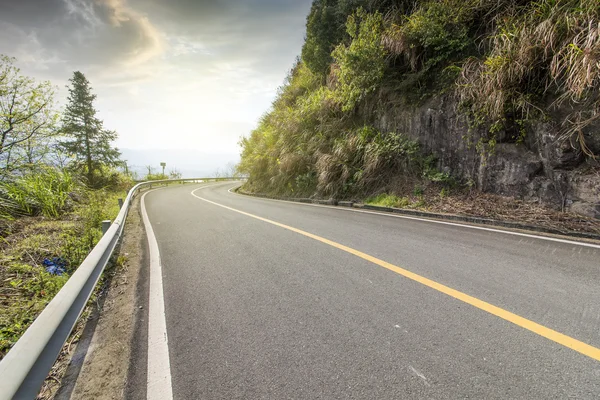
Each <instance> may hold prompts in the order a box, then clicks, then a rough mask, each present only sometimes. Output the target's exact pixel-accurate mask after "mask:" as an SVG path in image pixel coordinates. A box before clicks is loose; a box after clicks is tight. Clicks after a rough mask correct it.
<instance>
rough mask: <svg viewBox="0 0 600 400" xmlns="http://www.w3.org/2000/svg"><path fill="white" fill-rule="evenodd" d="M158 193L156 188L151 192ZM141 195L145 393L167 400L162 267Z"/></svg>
mask: <svg viewBox="0 0 600 400" xmlns="http://www.w3.org/2000/svg"><path fill="white" fill-rule="evenodd" d="M154 190H158V189H154ZM154 190H151V191H148V192H146V193H144V194H143V196H142V199H141V201H140V203H141V210H142V219H143V221H144V227H145V229H146V237H147V238H148V248H149V258H150V285H149V286H150V289H149V291H150V293H149V296H148V297H149V299H148V369H147V380H146V383H147V391H146V399H148V400H155V399H156V400H171V399H172V398H173V388H172V386H171V366H170V363H169V340H168V337H167V322H166V316H165V299H164V293H163V282H162V267H161V263H160V253H159V250H158V243H157V242H156V236H155V235H154V230H153V229H152V224H151V223H150V219H149V218H148V214H147V213H146V204H145V198H146V195H147V194H148V193H150V192H153V191H154Z"/></svg>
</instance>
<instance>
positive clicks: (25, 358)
mask: <svg viewBox="0 0 600 400" xmlns="http://www.w3.org/2000/svg"><path fill="white" fill-rule="evenodd" d="M242 179H243V178H242ZM242 179H238V178H194V179H169V180H161V181H148V182H141V183H138V184H137V185H135V186H134V187H133V188H132V189H131V190H130V191H129V193H128V194H127V197H126V199H125V201H124V202H123V207H122V208H121V211H120V212H119V215H118V216H117V218H116V219H115V220H114V222H113V223H112V224H111V226H110V228H109V229H108V231H106V233H105V234H104V236H102V239H100V241H99V242H98V244H96V246H95V247H94V248H93V249H92V251H91V252H90V253H89V254H88V256H87V257H86V258H85V260H83V262H82V263H81V265H80V266H79V268H77V270H76V271H75V272H74V273H73V275H72V276H71V277H70V278H69V280H68V281H67V282H66V283H65V285H64V286H63V287H62V289H61V290H60V291H59V292H58V293H57V294H56V296H55V297H54V298H53V299H52V301H50V303H48V305H47V306H46V308H45V309H44V311H42V313H41V314H40V315H39V316H38V317H37V318H36V319H35V321H33V323H32V324H31V326H30V327H29V328H28V329H27V330H26V331H25V333H24V334H23V336H21V338H20V339H19V340H18V341H17V343H15V345H14V346H13V347H12V349H11V350H10V351H9V352H8V354H6V356H5V357H4V358H3V359H2V361H0V399H1V400H4V399H7V400H8V399H18V400H21V399H24V400H31V399H35V397H36V396H37V394H38V392H39V390H40V389H41V387H42V384H43V383H44V380H45V379H46V377H47V376H48V373H49V372H50V370H51V369H52V366H53V365H54V362H55V361H56V359H57V358H58V355H59V354H60V351H61V349H62V347H63V345H64V343H65V342H66V340H67V339H68V338H69V335H70V334H71V331H72V330H73V327H74V326H75V324H76V322H77V319H78V318H79V316H80V315H81V313H82V312H83V310H84V308H85V306H86V304H87V302H88V299H89V298H90V296H91V295H92V293H93V291H94V287H95V286H96V283H97V282H98V279H99V278H100V275H101V274H102V271H104V267H106V265H107V264H108V261H109V260H110V258H111V256H112V255H113V251H114V250H115V248H116V247H117V244H118V242H119V239H120V238H121V236H122V234H123V227H124V225H125V220H126V219H127V213H128V212H129V208H130V207H131V201H132V200H133V198H134V196H135V195H136V193H137V192H138V190H140V189H142V188H151V187H153V186H160V185H168V184H171V183H201V182H215V181H230V180H242Z"/></svg>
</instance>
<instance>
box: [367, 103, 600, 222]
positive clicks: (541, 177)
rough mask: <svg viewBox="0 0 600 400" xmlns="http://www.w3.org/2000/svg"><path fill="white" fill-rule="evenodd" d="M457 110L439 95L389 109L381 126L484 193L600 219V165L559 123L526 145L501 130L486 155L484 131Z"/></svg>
mask: <svg viewBox="0 0 600 400" xmlns="http://www.w3.org/2000/svg"><path fill="white" fill-rule="evenodd" d="M455 110H456V102H455V101H454V100H453V99H452V98H451V97H448V96H446V97H437V98H435V99H432V100H430V101H428V102H427V103H425V104H423V105H421V106H419V107H417V108H415V109H407V108H405V107H389V108H388V109H387V110H385V111H382V112H381V113H379V115H378V116H377V117H376V125H377V127H378V128H379V129H380V130H382V131H389V132H392V131H395V132H402V133H405V134H407V135H409V136H410V137H412V138H413V139H415V140H417V141H419V142H420V143H421V145H422V147H423V149H424V150H425V151H426V152H429V153H433V154H435V155H436V156H437V157H438V162H439V165H438V167H439V168H440V170H442V171H444V172H450V173H452V174H453V175H454V176H457V177H460V178H462V179H464V180H466V181H469V180H470V181H471V182H473V183H474V184H475V185H477V187H478V188H479V189H481V190H483V191H486V192H492V193H497V194H501V195H506V196H512V197H515V198H519V199H523V200H525V201H530V202H540V203H543V204H546V205H550V206H552V207H554V208H556V209H565V210H571V211H574V212H577V213H580V214H583V215H586V216H591V217H595V218H600V166H599V163H598V162H597V161H593V160H590V159H589V157H586V156H585V155H584V154H583V152H582V151H581V150H580V147H579V145H578V143H577V142H576V141H575V140H572V141H569V140H568V139H567V140H563V139H561V129H560V126H559V124H558V123H556V122H553V121H547V122H540V123H538V124H536V125H535V126H533V127H532V128H531V129H529V131H528V132H527V134H526V136H525V138H524V140H523V141H522V142H521V143H517V142H516V141H515V140H514V139H513V136H514V135H513V134H511V133H509V132H500V133H499V134H498V135H497V144H496V145H495V146H494V151H493V153H491V154H488V155H487V156H486V155H482V154H480V151H478V150H477V148H476V146H475V144H476V143H477V142H478V140H479V138H480V137H481V133H482V132H476V131H475V132H469V129H468V126H467V123H466V120H465V118H464V117H462V116H459V115H457V113H456V111H455ZM599 130H600V126H592V127H589V128H588V132H586V142H587V144H588V146H589V147H590V149H591V150H592V151H593V152H594V153H595V154H600V139H598V137H599V136H600V135H598V131H599ZM591 132H595V133H596V134H595V135H594V136H592V135H591ZM594 138H596V139H595V140H594Z"/></svg>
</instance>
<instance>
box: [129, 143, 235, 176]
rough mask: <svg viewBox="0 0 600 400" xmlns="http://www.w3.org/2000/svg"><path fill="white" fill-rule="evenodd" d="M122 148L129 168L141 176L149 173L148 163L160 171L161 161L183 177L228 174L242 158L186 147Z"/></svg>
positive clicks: (156, 170) (166, 170)
mask: <svg viewBox="0 0 600 400" xmlns="http://www.w3.org/2000/svg"><path fill="white" fill-rule="evenodd" d="M120 150H121V152H122V154H123V155H122V159H123V160H127V164H128V165H129V168H130V169H131V170H132V171H134V172H136V173H137V174H138V175H139V176H140V177H141V176H144V175H146V174H147V173H148V169H147V168H146V167H147V166H148V165H150V166H152V167H153V168H154V172H160V171H161V167H160V163H161V162H165V163H167V167H166V168H165V172H169V171H172V170H177V171H178V172H180V173H181V174H182V177H183V178H194V177H208V176H214V175H215V174H216V173H219V174H220V175H226V173H230V172H231V169H232V168H233V166H235V165H236V164H237V163H238V162H239V159H240V156H239V155H238V154H227V153H221V154H219V153H217V154H215V153H203V152H200V151H196V150H185V149H164V150H160V149H150V150H136V149H120Z"/></svg>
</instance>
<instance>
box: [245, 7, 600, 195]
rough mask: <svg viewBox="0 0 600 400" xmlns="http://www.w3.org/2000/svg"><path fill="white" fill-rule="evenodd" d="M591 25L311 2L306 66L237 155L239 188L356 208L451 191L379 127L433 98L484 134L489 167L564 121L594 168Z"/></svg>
mask: <svg viewBox="0 0 600 400" xmlns="http://www.w3.org/2000/svg"><path fill="white" fill-rule="evenodd" d="M599 23H600V6H599V3H598V1H597V0H540V1H523V0H436V1H413V0H410V1H408V0H397V1H391V0H390V1H386V0H371V1H356V0H345V1H342V0H339V1H334V0H315V1H314V3H313V6H312V9H311V12H310V15H309V16H308V19H307V33H306V42H305V44H304V47H303V49H302V57H301V58H300V59H299V60H298V62H297V63H296V65H295V66H294V68H293V69H292V70H291V71H290V73H289V76H288V78H287V79H286V82H285V83H284V85H283V86H282V87H281V88H280V90H279V93H278V96H277V99H276V100H275V101H274V103H273V106H272V109H271V110H270V111H269V112H268V113H266V114H265V115H264V116H263V118H262V119H261V121H260V123H259V126H258V127H257V128H256V129H255V130H254V131H253V132H252V133H251V135H250V136H249V137H248V138H243V139H242V141H241V146H242V159H241V163H240V167H239V168H240V170H241V171H242V172H244V173H247V174H248V175H249V181H248V184H247V187H248V188H249V189H250V190H254V191H259V192H269V193H278V194H286V195H312V194H317V195H320V196H336V197H350V196H368V195H370V194H373V193H376V192H377V190H378V189H381V188H382V187H385V186H386V185H387V184H388V183H389V182H390V181H391V180H394V179H397V178H398V177H399V176H400V177H404V178H406V179H412V180H416V181H427V182H431V181H435V182H441V183H442V184H443V185H447V186H451V185H452V184H454V183H455V182H454V180H453V178H452V177H451V176H450V175H449V174H448V173H441V172H440V171H438V170H437V169H436V166H437V162H436V159H435V157H433V156H432V155H429V154H424V152H423V151H422V149H421V146H420V145H419V144H418V143H417V142H415V141H413V140H411V139H409V138H408V137H407V136H406V135H405V133H406V132H382V131H379V130H377V129H376V128H375V126H376V124H375V123H374V121H375V118H376V116H377V114H378V112H379V111H380V110H381V109H382V108H383V107H384V106H385V105H386V104H390V103H391V102H394V103H395V104H399V105H401V106H402V107H405V108H406V109H411V108H414V107H416V106H418V105H419V104H421V103H422V102H424V101H426V100H427V99H429V98H431V97H433V96H440V95H448V96H453V97H454V98H456V99H457V101H456V104H458V106H457V107H456V108H457V111H458V112H459V114H460V115H461V116H462V118H464V120H465V121H467V122H468V126H470V127H472V128H473V129H478V130H480V131H482V132H484V133H483V134H482V135H480V137H478V138H477V141H476V143H473V145H474V146H475V147H476V148H477V151H478V152H480V153H481V154H483V155H485V154H493V152H494V147H495V145H496V143H497V140H498V136H499V135H502V137H506V136H509V137H510V140H512V141H513V142H516V143H518V142H520V141H523V140H524V138H525V137H526V135H527V134H528V132H529V128H530V126H531V124H533V123H536V122H539V121H543V120H545V119H550V118H557V116H556V114H558V113H556V112H555V110H557V109H560V110H568V112H561V113H560V117H559V118H560V120H559V121H558V123H559V124H560V126H561V129H562V139H563V140H567V139H571V143H572V144H573V146H577V147H578V151H581V152H583V153H585V154H586V157H588V158H589V159H593V158H594V157H595V154H594V153H595V152H598V149H596V147H595V146H594V145H593V144H590V137H591V138H592V139H593V140H592V142H594V140H595V141H596V143H597V142H598V139H599V138H598V132H597V131H594V132H590V131H589V127H590V126H591V125H592V124H593V123H595V122H597V121H598V116H599V114H598V111H599V108H600V96H599V93H600V91H599V90H598V89H599V85H600V25H599ZM464 136H465V137H468V136H469V132H468V131H466V132H464ZM465 140H466V139H465ZM463 183H466V182H463ZM469 184H471V185H472V184H473V183H471V182H469Z"/></svg>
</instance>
